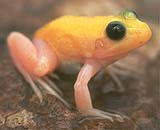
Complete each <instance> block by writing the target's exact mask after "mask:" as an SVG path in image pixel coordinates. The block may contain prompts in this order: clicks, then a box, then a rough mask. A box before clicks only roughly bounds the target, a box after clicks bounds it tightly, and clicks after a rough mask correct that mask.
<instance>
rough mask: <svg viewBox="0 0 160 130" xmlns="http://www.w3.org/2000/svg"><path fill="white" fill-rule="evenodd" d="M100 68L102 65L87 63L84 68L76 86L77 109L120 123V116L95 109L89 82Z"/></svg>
mask: <svg viewBox="0 0 160 130" xmlns="http://www.w3.org/2000/svg"><path fill="white" fill-rule="evenodd" d="M100 68H101V65H100V64H97V63H96V62H89V63H86V64H85V65H84V66H83V67H82V69H81V71H80V73H79V75H78V78H77V80H76V83H75V85H74V91H75V101H76V105H77V108H78V109H79V111H80V112H82V113H84V114H86V115H92V116H98V117H103V118H107V119H109V120H111V121H113V119H114V118H115V119H117V120H119V121H122V120H123V118H122V117H121V116H120V115H117V114H111V113H108V112H104V111H101V110H98V109H94V108H93V105H92V101H91V96H90V93H89V89H88V86H87V84H88V82H89V80H90V79H91V78H92V77H93V76H94V75H95V74H96V73H97V72H98V71H99V70H100Z"/></svg>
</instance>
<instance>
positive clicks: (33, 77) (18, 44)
mask: <svg viewBox="0 0 160 130" xmlns="http://www.w3.org/2000/svg"><path fill="white" fill-rule="evenodd" d="M7 40H8V47H9V50H10V54H11V57H12V59H13V61H14V63H15V65H16V67H17V69H18V70H19V71H20V72H21V74H22V75H23V76H24V78H25V79H26V81H27V82H28V83H29V84H30V86H31V87H32V89H33V90H34V92H35V93H36V95H37V96H38V98H39V99H40V102H42V100H43V97H42V92H41V89H40V87H41V88H43V89H45V90H46V91H47V92H48V93H50V94H52V95H54V96H56V97H57V98H58V99H60V100H61V101H62V102H63V103H65V104H66V105H67V106H68V104H67V103H66V101H64V100H63V99H62V98H61V96H60V95H59V94H58V93H57V92H56V89H55V88H54V87H55V86H54V87H53V83H52V84H51V82H50V81H49V80H48V79H46V78H44V79H43V77H44V76H45V75H46V74H48V73H49V72H51V71H53V70H54V69H55V68H56V66H57V64H58V60H57V57H56V54H55V53H54V52H53V51H52V50H51V48H50V47H49V46H48V44H47V43H45V42H44V41H42V40H35V41H34V43H32V42H31V41H30V40H29V39H28V38H27V37H25V36H24V35H23V34H21V33H18V32H13V33H11V34H10V35H9V36H8V39H7ZM50 85H51V86H52V87H51V86H50ZM57 90H58V89H57ZM58 91H59V90H58ZM59 93H60V92H59Z"/></svg>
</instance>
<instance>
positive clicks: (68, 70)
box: [58, 61, 82, 75]
mask: <svg viewBox="0 0 160 130" xmlns="http://www.w3.org/2000/svg"><path fill="white" fill-rule="evenodd" d="M81 67H82V63H80V62H76V61H63V62H61V64H60V66H59V67H58V72H61V73H64V74H70V75H72V74H77V73H78V72H79V71H80V69H81Z"/></svg>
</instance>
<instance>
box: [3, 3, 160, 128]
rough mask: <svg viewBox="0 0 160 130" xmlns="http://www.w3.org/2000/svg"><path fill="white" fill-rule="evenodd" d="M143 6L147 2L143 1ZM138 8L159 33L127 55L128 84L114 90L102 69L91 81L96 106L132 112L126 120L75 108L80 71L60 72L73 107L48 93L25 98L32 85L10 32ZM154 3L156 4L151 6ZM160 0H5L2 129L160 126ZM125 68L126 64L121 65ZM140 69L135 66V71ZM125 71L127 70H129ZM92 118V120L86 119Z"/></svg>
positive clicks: (122, 76) (123, 77)
mask: <svg viewBox="0 0 160 130" xmlns="http://www.w3.org/2000/svg"><path fill="white" fill-rule="evenodd" d="M140 5H143V6H140ZM126 7H127V8H133V9H136V10H137V11H138V12H139V14H140V15H141V17H143V19H146V20H148V23H149V24H150V26H151V28H152V30H153V37H152V39H151V41H150V44H149V45H147V46H146V47H143V48H141V49H139V50H138V51H136V52H134V53H132V54H131V55H129V56H128V57H127V58H125V59H123V60H122V62H123V63H125V66H126V67H127V68H130V69H129V70H128V69H126V70H127V71H123V73H122V72H121V73H120V74H118V76H119V78H120V80H121V82H122V83H123V85H124V87H125V88H126V89H125V91H124V92H123V93H118V92H116V91H114V86H115V85H114V84H113V82H112V81H111V79H110V78H109V77H108V76H106V75H105V74H102V75H100V76H97V77H95V78H94V80H93V81H92V82H91V83H90V86H91V87H90V91H91V93H92V98H93V102H94V105H95V106H96V107H97V108H99V109H103V110H104V111H109V110H115V111H116V112H120V113H121V114H124V115H126V116H128V117H129V118H130V119H126V120H125V121H124V122H117V121H114V122H113V123H111V122H110V121H108V120H97V119H96V120H95V119H94V120H93V119H88V120H87V119H86V118H85V117H82V116H81V115H80V114H79V113H78V112H76V110H75V109H74V98H73V87H72V86H73V83H74V81H75V79H76V74H73V75H69V76H68V75H67V74H63V73H61V72H59V73H58V76H59V77H60V79H59V80H55V83H56V84H57V85H58V86H60V88H61V89H62V91H63V92H65V93H64V96H65V99H67V101H68V102H69V103H70V104H72V106H73V110H70V109H68V108H66V107H65V106H64V105H63V104H62V103H61V102H59V101H58V100H57V99H55V98H54V97H52V96H49V95H47V94H44V97H45V102H44V103H43V104H39V101H38V99H37V97H35V96H32V97H31V96H30V97H31V98H30V101H29V102H27V101H26V102H24V100H23V95H24V92H23V90H24V88H26V87H29V85H28V84H27V83H26V82H25V81H24V79H23V78H22V77H21V75H20V74H19V73H18V72H17V71H16V69H15V68H14V65H13V64H12V62H11V59H10V57H9V54H8V50H7V46H6V41H5V39H6V36H7V35H8V33H9V32H10V31H13V30H18V31H21V32H24V33H25V34H27V35H28V36H32V34H33V32H34V30H35V29H36V28H38V27H39V26H41V25H43V24H44V23H46V22H47V21H49V20H50V19H52V18H55V17H57V16H60V15H64V14H81V15H100V14H101V15H107V14H111V13H114V14H116V13H117V12H119V10H121V9H123V8H126ZM151 7H154V9H153V8H151ZM158 8H159V7H158V0H157V1H156V0H154V1H152V2H149V1H148V2H143V1H142V2H141V3H139V1H138V0H137V1H134V0H133V1H128V0H122V1H121V2H116V3H115V2H113V1H108V2H105V0H100V2H99V1H98V0H97V1H94V2H93V1H92V2H91V1H88V2H87V3H86V1H83V0H81V1H78V0H77V1H70V2H68V1H64V0H59V1H53V0H46V1H43V0H35V1H32V0H23V1H22V0H15V1H14V3H12V4H10V0H1V1H0V17H1V21H0V129H2V130H23V129H24V130H39V129H40V130H133V129H136V130H159V129H160V109H159V108H160V60H159V59H160V54H159V53H160V45H159V43H160V39H159V34H160V32H159V30H158V28H159V25H158V17H157V15H156V13H155V12H156V10H157V9H158ZM119 70H122V69H119ZM133 70H134V71H133ZM124 72H125V73H124ZM84 119H86V120H84Z"/></svg>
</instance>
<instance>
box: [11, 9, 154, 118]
mask: <svg viewBox="0 0 160 130" xmlns="http://www.w3.org/2000/svg"><path fill="white" fill-rule="evenodd" d="M150 37H151V31H150V28H149V27H148V25H147V24H145V23H143V22H141V21H139V20H138V19H137V18H136V15H135V13H133V12H131V11H123V12H122V13H121V14H120V15H118V16H108V17H105V16H97V17H79V16H64V17H61V18H58V19H56V20H54V21H52V22H50V23H49V24H47V25H45V26H44V27H42V28H40V29H39V30H37V31H36V33H35V36H34V40H33V43H34V44H32V42H31V41H30V40H29V39H28V38H26V37H25V36H24V35H22V34H20V33H12V34H11V35H10V36H9V37H8V44H9V49H10V52H11V56H12V57H13V60H14V62H15V64H16V66H17V68H18V69H19V70H20V72H21V73H22V74H23V75H24V77H25V78H26V80H27V81H28V82H29V83H30V84H31V86H32V87H33V89H34V91H35V92H36V94H37V95H38V97H39V98H40V100H42V95H41V92H40V91H39V89H38V88H37V86H36V85H35V84H34V81H36V82H38V83H39V84H40V85H41V86H42V87H44V88H45V89H46V90H47V91H48V92H49V93H51V94H53V95H55V96H57V97H58V98H59V99H60V100H62V101H63V102H64V103H65V101H64V100H63V99H62V98H61V97H60V96H59V95H58V94H57V93H56V91H54V90H53V89H51V87H50V86H48V84H47V83H46V82H44V81H42V80H41V78H40V77H43V76H45V75H47V74H49V73H50V72H53V71H54V70H55V69H56V68H57V67H58V66H61V65H64V63H66V64H74V63H81V64H82V63H83V64H84V65H83V67H82V69H81V71H80V73H79V75H78V77H77V81H76V83H75V85H74V89H75V100H76V105H77V107H78V109H79V110H80V111H81V112H83V113H86V114H90V115H96V116H102V117H106V118H109V119H111V120H112V117H113V116H114V117H117V118H118V119H121V118H120V117H119V116H118V115H114V114H110V113H106V112H105V113H104V112H102V111H99V110H97V109H94V108H93V106H92V102H91V98H90V94H89V90H88V86H87V84H88V82H89V80H90V79H91V78H92V76H93V75H95V74H96V73H97V72H98V71H99V70H100V69H102V68H103V67H104V66H107V65H109V64H111V63H113V62H114V61H116V60H118V59H120V58H122V57H123V56H125V55H127V54H128V53H129V52H130V51H131V50H134V49H135V48H138V47H140V46H142V45H143V44H144V43H145V42H146V41H148V40H149V38H150ZM28 50H29V51H28Z"/></svg>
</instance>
